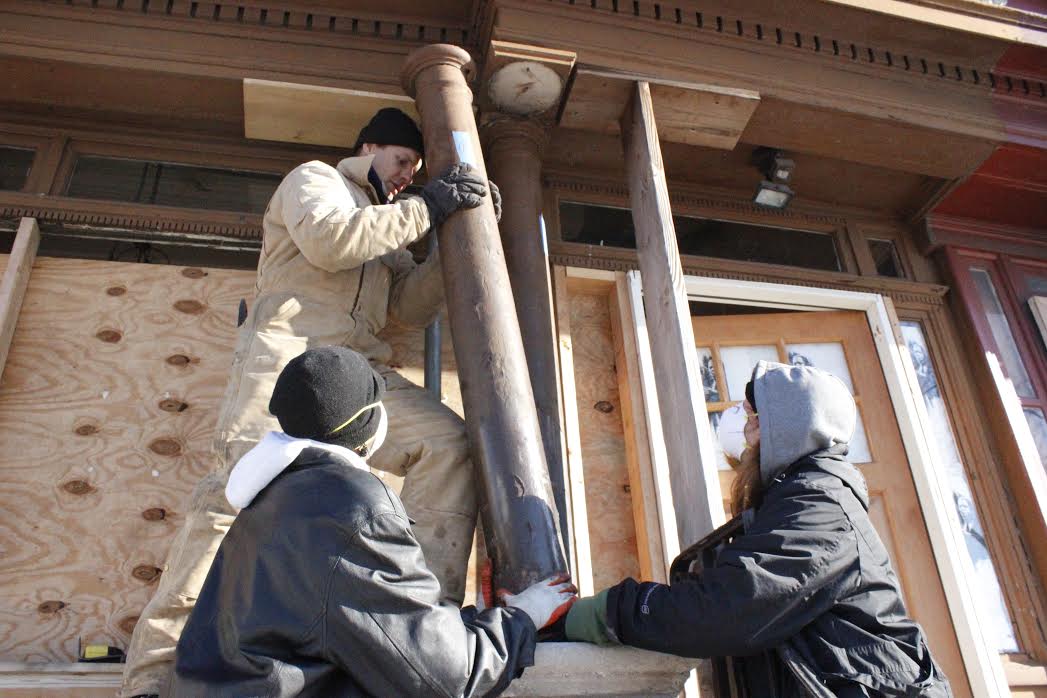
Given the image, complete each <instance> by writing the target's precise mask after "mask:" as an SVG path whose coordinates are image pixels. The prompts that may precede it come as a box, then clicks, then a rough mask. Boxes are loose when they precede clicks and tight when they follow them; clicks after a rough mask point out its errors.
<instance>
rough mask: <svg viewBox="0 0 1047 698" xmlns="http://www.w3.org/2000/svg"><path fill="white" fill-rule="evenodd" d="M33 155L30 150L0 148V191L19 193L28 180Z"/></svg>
mask: <svg viewBox="0 0 1047 698" xmlns="http://www.w3.org/2000/svg"><path fill="white" fill-rule="evenodd" d="M34 155H36V152H35V151H33V150H31V149H30V148H12V147H10V146H0V189H3V190H5V191H21V190H22V188H23V187H25V182H26V180H27V179H29V169H30V168H31V167H32V166H33V156H34Z"/></svg>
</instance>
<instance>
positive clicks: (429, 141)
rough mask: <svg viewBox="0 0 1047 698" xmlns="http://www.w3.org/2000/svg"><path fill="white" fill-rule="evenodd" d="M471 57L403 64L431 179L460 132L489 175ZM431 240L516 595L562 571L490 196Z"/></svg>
mask: <svg viewBox="0 0 1047 698" xmlns="http://www.w3.org/2000/svg"><path fill="white" fill-rule="evenodd" d="M469 60H470V59H469V54H468V53H466V52H465V51H464V50H462V49H461V48H458V47H455V46H449V45H433V46H426V47H424V48H421V49H418V50H416V51H414V52H412V53H411V54H410V55H409V56H408V58H407V61H406V63H405V65H404V70H403V73H402V77H403V84H404V88H405V90H406V91H407V93H408V94H410V95H413V96H414V97H415V99H416V100H417V103H418V111H419V113H420V114H421V116H422V128H423V133H424V135H425V141H426V160H427V162H428V167H429V170H430V171H431V172H434V173H437V174H439V173H440V172H443V171H444V170H445V169H446V168H448V167H449V166H450V165H452V164H454V163H456V162H458V161H459V160H460V155H459V153H458V152H457V151H456V149H455V145H454V141H453V138H454V136H453V135H452V134H453V133H455V132H457V133H458V134H461V135H460V136H458V137H459V139H460V140H461V142H463V143H464V144H465V145H466V147H467V148H468V149H469V150H470V151H471V153H469V154H467V155H466V156H467V157H471V159H472V164H473V165H474V166H475V167H476V169H477V170H479V172H480V174H481V175H482V176H486V169H485V167H484V161H483V155H482V153H481V151H480V142H479V139H478V137H477V133H476V122H475V120H474V118H473V113H472V108H471V105H472V93H471V92H470V90H469V88H468V86H467V85H466V82H465V76H464V75H463V73H462V68H463V67H464V66H465V65H466V64H467V63H468V62H469ZM438 235H439V242H440V247H441V249H442V250H443V251H444V253H443V254H442V255H441V259H442V263H443V275H444V284H445V287H446V290H447V309H448V318H449V320H450V323H451V333H452V335H453V336H454V340H455V341H454V345H455V356H456V358H457V362H458V370H459V381H460V383H461V386H462V402H463V405H464V407H465V413H466V417H467V421H466V425H467V433H468V437H469V442H470V446H471V450H472V454H473V459H474V462H475V467H476V474H477V477H478V479H479V481H480V488H479V489H480V495H481V508H480V514H481V518H482V520H483V525H484V531H485V535H486V544H487V551H488V554H489V555H490V556H491V562H492V567H493V582H494V586H495V589H507V590H509V591H514V592H515V591H520V590H522V589H523V588H525V587H526V586H528V585H530V584H532V583H534V582H536V581H538V580H540V579H543V578H546V577H549V576H552V575H555V574H561V573H564V572H566V570H567V564H566V561H565V558H564V554H563V550H562V548H561V546H560V542H559V536H558V531H557V529H558V526H557V518H558V516H557V514H556V509H555V505H554V504H553V496H552V489H551V487H550V483H549V473H548V470H547V467H546V460H545V453H544V449H543V447H542V445H541V434H540V430H539V427H538V419H537V415H536V413H535V410H534V394H533V392H532V391H531V385H530V381H529V379H528V375H527V368H526V367H527V363H526V357H525V355H524V347H523V340H522V339H521V336H520V326H519V324H518V323H517V320H516V313H515V312H514V302H513V296H512V291H511V288H510V284H509V274H508V271H507V270H506V266H505V256H504V253H503V251H502V245H501V240H500V239H499V235H498V224H497V222H496V221H495V217H494V208H493V207H492V205H491V203H490V199H487V200H486V201H485V202H484V204H483V205H482V206H480V207H479V208H476V209H471V210H465V211H459V212H457V213H455V214H454V215H452V216H451V217H450V218H449V219H448V220H447V221H446V222H445V223H444V224H443V225H442V226H441V228H440V231H439V234H438Z"/></svg>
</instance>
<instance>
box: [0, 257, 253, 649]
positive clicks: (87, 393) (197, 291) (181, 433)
mask: <svg viewBox="0 0 1047 698" xmlns="http://www.w3.org/2000/svg"><path fill="white" fill-rule="evenodd" d="M253 285H254V272H246V271H230V270H209V269H190V268H184V267H169V266H158V265H145V264H122V263H114V262H96V261H85V260H72V259H47V258H41V259H38V260H37V262H36V264H35V265H34V267H33V271H32V276H31V278H30V283H29V288H28V291H27V293H26V296H25V301H24V303H23V305H22V311H21V314H20V316H19V320H18V326H17V329H16V332H15V338H14V342H13V344H12V347H11V352H10V354H9V357H8V361H7V366H6V370H5V372H4V376H3V383H2V384H0V512H3V513H2V515H0V550H2V551H3V554H2V556H0V617H3V618H4V622H3V623H0V658H2V659H3V660H5V661H27V662H65V661H71V660H74V659H75V655H76V651H77V640H78V638H79V637H82V638H83V639H84V641H85V642H91V643H97V644H110V645H116V646H126V644H127V641H128V639H129V637H130V632H131V630H132V629H133V628H134V623H135V621H136V619H137V616H138V614H139V612H140V610H141V608H142V607H143V606H144V605H145V603H146V602H147V600H148V599H149V597H150V596H151V595H152V593H153V590H154V589H155V577H156V574H157V573H158V572H159V570H160V568H161V567H162V566H163V563H164V559H165V557H166V555H167V549H168V546H169V544H170V541H171V538H172V536H173V535H174V533H175V532H176V531H177V530H178V528H179V527H180V526H181V524H182V522H183V520H184V518H183V508H182V507H183V505H184V501H185V499H186V496H187V495H188V493H189V491H190V490H191V489H192V487H193V486H194V485H195V484H196V482H197V481H198V480H199V479H200V477H201V476H202V475H203V474H205V473H206V472H207V471H208V470H209V469H210V468H211V467H212V462H211V458H210V449H211V440H212V436H213V430H214V424H215V417H216V411H217V407H218V403H219V402H220V400H221V398H222V391H223V389H224V387H225V383H226V378H227V376H228V372H229V366H230V362H231V360H232V349H233V344H234V341H235V335H236V312H237V305H238V303H239V300H240V298H241V297H244V296H246V295H247V294H249V293H250V292H251V291H252V289H253Z"/></svg>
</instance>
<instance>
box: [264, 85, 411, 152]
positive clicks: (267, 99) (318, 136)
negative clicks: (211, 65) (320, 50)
mask: <svg viewBox="0 0 1047 698" xmlns="http://www.w3.org/2000/svg"><path fill="white" fill-rule="evenodd" d="M383 107H396V108H397V109H401V110H402V111H404V112H406V113H407V114H408V115H409V116H410V117H411V118H412V119H414V120H415V121H418V111H417V110H416V109H415V106H414V100H413V99H411V98H410V97H406V96H404V95H397V94H383V93H378V92H364V91H360V90H346V89H340V88H335V87H319V86H316V85H298V84H294V83H289V82H274V81H272V80H256V79H253V78H245V79H244V137H246V138H258V139H262V140H269V141H286V142H290V143H312V144H314V145H332V146H338V147H342V148H349V147H351V146H352V145H353V144H354V143H355V142H356V137H357V136H358V135H359V133H360V129H361V128H363V127H364V126H365V125H366V124H367V122H368V121H369V120H370V119H371V117H372V116H374V113H375V112H376V111H378V110H379V109H382V108H383Z"/></svg>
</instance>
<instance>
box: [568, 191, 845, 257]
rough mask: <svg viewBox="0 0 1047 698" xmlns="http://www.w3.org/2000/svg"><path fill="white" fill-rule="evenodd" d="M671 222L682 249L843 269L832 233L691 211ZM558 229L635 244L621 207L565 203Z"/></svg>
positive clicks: (594, 240)
mask: <svg viewBox="0 0 1047 698" xmlns="http://www.w3.org/2000/svg"><path fill="white" fill-rule="evenodd" d="M673 225H674V226H675V227H676V240H677V245H678V246H679V248H680V253H681V254H686V255H695V256H700V257H715V258H717V259H735V260H740V261H745V262H764V263H766V264H784V265H788V266H794V267H803V268H806V269H821V270H825V271H840V259H839V256H838V255H837V253H836V241H835V239H834V238H833V236H832V235H831V234H828V233H811V232H807V231H804V230H792V229H789V228H770V227H767V226H763V225H751V224H748V223H732V222H729V221H718V220H713V219H708V218H691V217H688V216H673ZM560 234H561V236H562V238H563V240H564V241H567V242H582V243H588V244H591V245H606V246H608V247H625V248H629V249H636V231H635V230H634V229H633V219H632V213H631V212H630V211H629V210H628V209H623V208H612V207H610V206H594V205H591V204H576V203H571V202H563V203H561V204H560Z"/></svg>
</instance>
